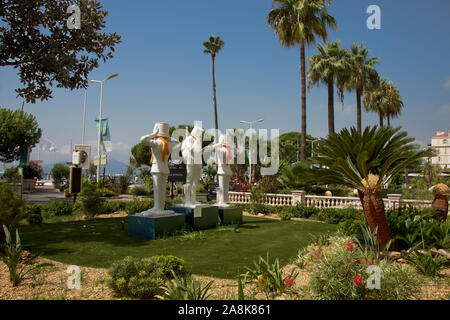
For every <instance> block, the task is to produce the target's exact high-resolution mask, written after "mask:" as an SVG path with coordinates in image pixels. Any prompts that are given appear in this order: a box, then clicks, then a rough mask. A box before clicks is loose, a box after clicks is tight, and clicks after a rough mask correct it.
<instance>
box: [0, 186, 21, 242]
mask: <svg viewBox="0 0 450 320" xmlns="http://www.w3.org/2000/svg"><path fill="white" fill-rule="evenodd" d="M23 206H24V202H23V201H22V199H20V198H19V197H17V196H16V194H15V193H14V191H13V189H12V188H11V187H10V186H9V185H7V184H5V183H2V182H0V226H1V225H5V226H6V227H7V228H8V229H11V230H12V229H15V226H16V223H17V222H18V221H19V220H20V218H21V216H22V208H23ZM5 239H6V238H5V234H4V233H3V230H0V244H2V243H5Z"/></svg>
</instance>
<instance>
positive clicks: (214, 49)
mask: <svg viewBox="0 0 450 320" xmlns="http://www.w3.org/2000/svg"><path fill="white" fill-rule="evenodd" d="M224 45H225V42H223V41H222V40H221V39H220V37H218V36H215V35H211V36H210V37H209V40H208V41H205V42H203V46H204V47H205V48H206V49H205V50H204V51H203V53H205V54H209V55H211V59H212V81H213V102H214V128H215V129H216V139H215V141H218V138H219V137H217V134H218V131H219V122H218V119H217V99H216V67H215V61H216V55H217V54H218V53H219V51H220V50H222V49H223V47H224Z"/></svg>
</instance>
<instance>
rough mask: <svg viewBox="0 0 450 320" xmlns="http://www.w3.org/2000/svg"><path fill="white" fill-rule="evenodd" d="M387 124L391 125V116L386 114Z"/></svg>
mask: <svg viewBox="0 0 450 320" xmlns="http://www.w3.org/2000/svg"><path fill="white" fill-rule="evenodd" d="M387 125H388V127H391V117H390V116H389V115H387Z"/></svg>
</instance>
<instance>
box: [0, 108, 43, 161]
mask: <svg viewBox="0 0 450 320" xmlns="http://www.w3.org/2000/svg"><path fill="white" fill-rule="evenodd" d="M41 135H42V131H41V129H40V128H39V125H38V123H37V121H36V118H35V117H34V116H33V115H31V114H28V113H26V112H23V111H21V110H10V109H3V108H1V109H0V161H2V162H6V163H10V162H13V161H16V160H19V159H20V157H21V156H22V155H24V154H26V153H27V152H28V151H30V150H31V149H32V148H33V147H34V146H35V145H36V143H38V142H39V139H40V138H41Z"/></svg>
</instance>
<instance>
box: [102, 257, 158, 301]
mask: <svg viewBox="0 0 450 320" xmlns="http://www.w3.org/2000/svg"><path fill="white" fill-rule="evenodd" d="M165 280H166V279H165V277H164V274H163V272H162V269H161V266H160V264H159V263H157V262H156V261H155V260H154V259H151V258H144V259H137V258H133V257H126V258H124V259H123V260H119V261H116V262H114V263H113V264H112V265H111V267H110V269H109V270H108V274H107V277H106V283H107V284H108V286H109V287H110V288H111V289H112V290H114V292H115V293H116V294H118V295H120V296H125V297H135V298H153V297H154V296H156V295H157V294H160V293H162V290H161V287H162V286H163V285H164V282H165Z"/></svg>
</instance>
